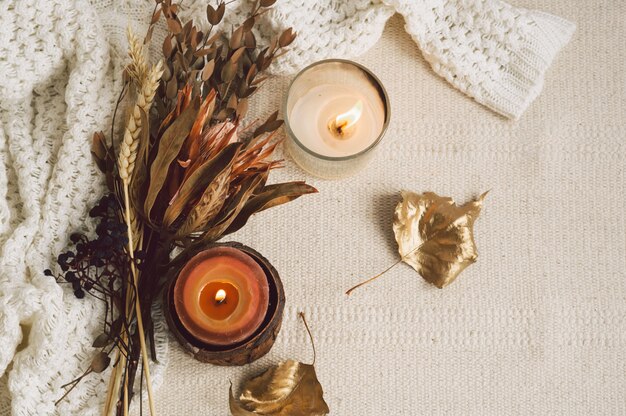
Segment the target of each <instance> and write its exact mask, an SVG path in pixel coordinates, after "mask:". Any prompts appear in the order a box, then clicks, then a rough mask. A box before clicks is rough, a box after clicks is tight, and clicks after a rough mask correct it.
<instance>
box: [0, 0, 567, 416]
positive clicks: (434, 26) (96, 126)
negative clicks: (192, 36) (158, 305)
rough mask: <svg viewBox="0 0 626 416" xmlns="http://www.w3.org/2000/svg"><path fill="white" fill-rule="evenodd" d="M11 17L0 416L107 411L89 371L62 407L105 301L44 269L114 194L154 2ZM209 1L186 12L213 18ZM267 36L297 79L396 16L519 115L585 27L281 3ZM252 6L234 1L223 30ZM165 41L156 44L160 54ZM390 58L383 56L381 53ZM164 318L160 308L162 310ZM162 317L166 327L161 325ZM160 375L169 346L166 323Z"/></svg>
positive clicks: (496, 8) (429, 48) (411, 7)
mask: <svg viewBox="0 0 626 416" xmlns="http://www.w3.org/2000/svg"><path fill="white" fill-rule="evenodd" d="M0 4H2V9H3V13H0V374H1V375H2V377H0V415H8V414H13V415H48V414H62V415H70V414H71V415H79V414H80V415H91V414H94V415H95V414H99V413H100V409H101V408H102V402H103V400H104V392H105V390H106V380H107V379H108V376H109V373H108V372H105V373H103V374H99V375H93V374H92V375H90V376H89V377H87V378H86V379H85V380H83V381H82V382H81V383H80V384H79V386H78V387H77V388H76V389H75V391H73V392H72V393H71V394H70V395H69V396H68V398H67V399H66V400H64V401H63V402H61V403H60V404H59V405H58V406H56V407H55V405H54V402H55V401H56V400H57V399H58V398H59V396H60V395H61V394H62V389H61V385H62V384H64V383H65V382H67V381H69V380H71V379H72V378H73V377H76V376H77V375H79V374H80V373H81V372H82V371H83V369H85V368H86V367H87V365H88V364H89V362H90V361H91V358H92V356H93V349H92V348H91V341H92V340H93V338H94V337H95V336H96V335H97V334H98V333H99V331H100V325H99V323H100V321H101V316H102V314H103V308H102V305H101V304H100V303H99V302H97V301H95V300H94V299H90V298H89V297H87V298H85V299H82V300H78V299H76V298H74V296H73V295H72V293H71V290H70V289H69V288H68V289H65V288H63V287H61V286H59V285H58V284H57V283H56V282H55V281H54V279H53V278H50V277H45V276H44V275H43V273H42V271H43V270H44V269H45V268H48V267H51V265H52V264H53V263H54V258H55V255H56V253H59V252H60V251H61V250H63V248H64V246H65V245H66V244H67V236H68V235H69V233H70V232H71V231H72V230H75V229H81V228H82V229H85V227H87V228H88V227H89V225H90V224H85V223H84V219H85V217H86V212H87V210H88V209H89V207H90V206H91V205H93V204H94V202H95V201H96V200H97V199H98V198H99V196H100V195H101V192H102V190H103V186H102V178H101V177H100V175H99V174H98V173H97V172H96V171H95V169H94V166H93V164H92V162H91V158H90V153H89V150H90V149H89V138H90V137H91V134H92V133H93V132H94V131H96V130H100V129H105V128H106V126H107V125H109V123H110V120H111V114H112V108H113V102H114V99H115V98H116V95H117V92H118V91H119V89H120V86H121V79H120V74H121V66H122V65H123V61H124V58H123V57H124V56H125V47H126V42H125V37H124V32H125V29H126V27H127V26H128V25H129V24H131V25H133V26H135V29H136V31H137V32H138V33H141V31H143V30H145V27H146V24H147V21H148V19H149V16H150V14H151V11H152V7H153V2H151V1H149V0H109V1H106V0H91V2H88V1H87V0H67V1H61V0H20V1H17V2H12V1H6V2H0ZM205 4H206V3H205V2H204V1H190V0H187V1H185V2H184V5H185V7H184V10H183V11H182V12H181V15H182V16H183V17H184V18H189V17H193V18H194V19H196V20H198V21H200V22H204V23H206V17H205V12H204V9H205ZM279 5H280V7H278V8H276V10H275V11H274V12H272V13H270V14H267V15H265V16H264V18H263V19H264V20H263V22H262V24H261V25H260V30H261V33H259V35H260V37H261V38H262V37H263V35H264V34H270V33H275V32H276V31H278V30H279V29H281V28H286V27H289V26H292V27H294V28H295V30H296V31H297V32H298V38H297V39H296V41H295V43H294V44H293V51H292V52H291V53H289V54H288V55H286V56H285V57H284V59H282V60H281V61H280V62H279V63H277V64H275V66H274V67H273V68H272V69H273V71H274V72H276V73H281V74H291V73H294V72H296V71H297V70H299V69H300V68H302V67H303V66H305V65H307V64H309V63H311V62H313V61H315V60H318V59H322V58H327V57H352V56H356V55H359V54H361V53H363V52H364V51H366V50H367V49H368V48H370V47H371V46H372V45H373V44H374V43H375V42H376V41H377V40H378V38H379V37H380V35H381V32H382V30H383V28H384V25H385V22H386V20H387V19H388V18H389V17H390V16H391V15H392V14H394V13H395V12H398V13H401V14H402V15H404V17H405V21H406V30H407V32H409V33H410V34H411V36H412V37H413V39H414V40H415V42H416V43H417V44H418V46H419V48H420V49H421V50H422V52H423V54H424V56H425V58H426V59H427V60H428V62H429V63H430V64H431V66H432V68H433V70H434V71H435V72H436V73H438V74H439V75H441V76H442V77H444V78H445V79H446V80H448V81H449V82H450V83H451V84H452V85H453V86H454V87H456V88H458V89H459V90H461V91H462V92H464V93H465V94H467V95H469V96H472V97H474V99H475V100H476V101H478V102H479V103H481V104H483V105H485V106H487V107H489V108H490V109H492V110H494V111H496V112H498V113H500V114H502V115H504V116H506V117H509V118H514V119H516V118H518V117H519V116H520V115H521V114H522V113H523V111H524V110H525V109H526V108H527V106H528V105H529V104H530V103H531V102H532V101H533V99H534V98H535V97H536V96H537V95H538V94H539V92H540V90H541V87H542V82H543V75H544V72H545V71H546V69H547V68H548V66H549V65H550V63H551V61H552V59H553V58H554V56H555V55H556V53H557V52H558V50H559V49H560V48H561V47H562V46H564V45H565V44H566V43H567V41H568V40H569V38H570V36H571V34H572V32H573V25H572V24H571V23H569V22H567V21H565V20H563V19H560V18H558V17H555V16H551V15H548V14H545V13H541V12H537V11H530V10H522V9H517V8H514V7H511V6H509V5H508V4H506V3H503V2H501V1H498V0H420V1H416V0H382V1H380V2H379V1H376V0H351V1H339V0H323V1H305V0H293V1H287V0H282V1H280V2H279ZM249 7H250V4H249V3H248V2H244V3H243V4H240V2H235V3H233V4H230V5H229V7H228V9H229V13H228V14H227V16H226V19H225V23H224V24H226V25H228V26H230V24H233V23H234V22H236V21H240V20H241V18H242V16H243V15H245V13H246V11H247V10H248V9H249ZM162 37H163V33H162V32H161V33H156V34H155V40H154V42H153V44H154V45H156V46H155V48H157V49H158V46H159V43H160V39H162ZM381 59H384V57H381ZM156 313H158V311H156ZM157 321H158V322H161V321H160V320H158V319H157ZM157 332H158V335H157V338H158V344H159V345H158V349H159V354H160V358H161V365H159V366H155V368H154V369H153V374H154V382H155V384H156V385H157V386H158V384H159V383H161V380H162V370H161V369H162V367H163V364H164V363H165V362H166V360H167V337H166V336H165V334H166V331H165V329H164V328H163V326H162V324H161V325H160V326H159V327H158V328H157Z"/></svg>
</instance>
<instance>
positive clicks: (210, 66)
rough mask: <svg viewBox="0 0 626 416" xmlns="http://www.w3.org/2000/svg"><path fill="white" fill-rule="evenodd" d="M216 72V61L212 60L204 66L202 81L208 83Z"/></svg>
mask: <svg viewBox="0 0 626 416" xmlns="http://www.w3.org/2000/svg"><path fill="white" fill-rule="evenodd" d="M214 70H215V59H211V60H210V61H209V62H207V63H206V65H204V68H203V69H202V81H206V80H208V79H209V78H211V75H213V71H214Z"/></svg>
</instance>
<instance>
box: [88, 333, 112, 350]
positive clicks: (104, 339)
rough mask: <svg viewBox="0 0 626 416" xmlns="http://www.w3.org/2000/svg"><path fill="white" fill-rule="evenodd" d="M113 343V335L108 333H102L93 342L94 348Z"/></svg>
mask: <svg viewBox="0 0 626 416" xmlns="http://www.w3.org/2000/svg"><path fill="white" fill-rule="evenodd" d="M110 343H111V337H110V336H109V335H108V334H104V333H103V334H100V335H98V337H97V338H96V339H95V340H94V341H93V344H91V346H92V347H94V348H103V347H106V346H107V345H109V344H110Z"/></svg>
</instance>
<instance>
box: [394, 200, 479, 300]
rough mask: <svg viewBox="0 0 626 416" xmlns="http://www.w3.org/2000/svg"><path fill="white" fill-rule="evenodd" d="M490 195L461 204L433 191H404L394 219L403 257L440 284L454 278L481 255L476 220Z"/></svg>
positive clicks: (426, 276)
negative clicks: (479, 253) (418, 192)
mask: <svg viewBox="0 0 626 416" xmlns="http://www.w3.org/2000/svg"><path fill="white" fill-rule="evenodd" d="M486 195H487V193H484V194H482V195H481V196H480V197H479V198H478V199H476V200H474V201H470V202H468V203H466V204H464V205H461V206H458V205H456V204H455V203H454V200H453V199H452V198H448V197H441V196H439V195H437V194H435V193H432V192H426V193H424V194H416V193H414V192H403V193H402V201H401V202H400V203H398V205H397V206H396V211H395V216H394V223H393V231H394V234H395V236H396V241H397V242H398V251H399V252H400V256H401V257H402V261H404V262H405V263H407V264H408V265H410V266H411V267H413V268H414V269H415V270H416V271H417V272H418V273H419V274H420V275H421V276H422V277H423V278H424V279H426V280H427V281H428V282H430V283H432V284H434V285H435V286H437V287H439V288H442V287H444V286H446V285H448V284H450V283H451V282H452V281H454V279H455V278H456V277H457V276H458V275H459V273H461V272H462V271H463V270H464V269H465V268H466V267H467V266H469V265H470V264H472V263H474V262H475V261H476V258H477V257H478V252H477V250H476V244H475V242H474V233H473V231H474V221H475V220H476V218H478V216H479V214H480V210H481V208H482V204H483V201H484V199H485V196H486Z"/></svg>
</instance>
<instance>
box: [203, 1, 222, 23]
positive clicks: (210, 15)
mask: <svg viewBox="0 0 626 416" xmlns="http://www.w3.org/2000/svg"><path fill="white" fill-rule="evenodd" d="M206 17H207V20H208V21H209V23H210V24H212V25H217V24H218V23H219V22H220V18H219V16H218V14H217V10H216V9H215V8H214V7H213V6H211V5H210V4H209V5H207V6H206Z"/></svg>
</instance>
